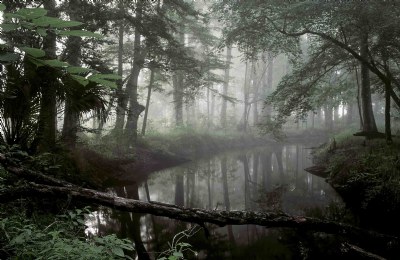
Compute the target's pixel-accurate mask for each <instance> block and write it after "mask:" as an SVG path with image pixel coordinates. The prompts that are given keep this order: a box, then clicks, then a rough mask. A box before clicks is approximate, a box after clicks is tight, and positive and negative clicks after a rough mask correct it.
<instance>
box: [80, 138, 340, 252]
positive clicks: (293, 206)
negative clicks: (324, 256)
mask: <svg viewBox="0 0 400 260" xmlns="http://www.w3.org/2000/svg"><path fill="white" fill-rule="evenodd" d="M310 152H311V150H310V149H307V147H305V146H304V145H300V144H297V145H295V144H294V145H279V144H276V145H274V146H269V147H264V148H257V149H252V150H247V151H238V152H230V153H225V154H222V155H218V156H215V157H211V158H207V159H201V160H198V161H194V162H191V163H187V164H185V165H181V166H179V167H174V168H171V169H167V170H163V171H160V172H156V173H153V174H151V175H150V176H149V178H148V180H146V182H145V183H142V184H138V185H129V186H124V187H114V188H113V191H114V192H115V193H116V194H117V195H119V196H123V197H127V198H133V199H141V200H151V201H158V202H164V203H169V204H176V205H179V206H186V207H199V208H207V209H224V210H253V211H263V210H280V211H283V212H287V213H290V214H299V215H302V214H305V211H306V210H308V209H311V208H315V207H320V208H324V207H326V206H327V205H328V204H329V203H330V202H332V201H336V202H340V199H339V197H338V196H337V194H336V193H335V192H334V190H333V189H332V188H331V187H330V186H329V185H328V184H327V183H326V182H325V181H324V179H322V178H319V177H316V176H313V175H311V174H308V173H307V172H305V171H304V170H303V169H304V168H307V167H309V166H311V165H312V162H311V156H310ZM105 212H106V213H105ZM105 212H97V219H92V220H91V221H89V222H88V223H89V224H90V226H91V229H92V231H93V232H94V233H96V232H100V233H101V232H110V231H112V232H115V233H118V234H120V235H121V237H128V238H131V239H132V240H133V241H135V245H136V250H137V252H138V255H139V259H149V257H152V258H154V257H155V256H156V255H157V252H161V251H162V250H165V245H167V241H169V239H171V236H172V235H173V234H174V232H176V227H177V226H179V225H183V226H184V227H183V228H185V227H186V226H187V224H182V223H178V222H175V221H171V220H168V219H165V218H160V217H154V216H140V215H137V214H129V213H122V212H116V211H110V210H108V211H107V210H106V211H105ZM211 233H212V236H213V238H212V239H211V240H213V241H214V242H215V240H216V238H215V237H216V236H220V237H221V238H222V239H221V240H218V241H219V242H218V243H220V244H219V245H218V250H221V252H220V253H219V254H216V253H215V252H213V253H211V252H210V251H209V250H211V248H210V247H211V245H210V243H212V242H210V241H208V242H203V244H201V243H200V242H198V241H197V242H193V243H195V245H196V246H197V247H198V248H199V250H202V252H201V253H200V254H199V257H200V258H201V256H202V255H203V256H204V257H207V258H208V259H212V258H213V257H211V255H216V256H215V257H216V258H218V257H229V256H230V257H233V256H234V254H236V257H237V253H238V252H234V251H235V248H238V246H240V245H247V246H248V247H249V246H250V245H252V246H254V245H257V244H258V243H259V241H264V240H265V241H269V243H272V244H274V243H275V244H276V243H279V242H278V240H277V239H278V237H280V235H279V234H278V233H276V231H274V230H268V229H265V228H262V227H256V226H228V227H225V228H214V227H213V229H212V232H211ZM267 235H268V236H267ZM202 236H203V237H204V235H202ZM224 236H225V237H226V238H227V239H223V237H224ZM266 236H267V237H266ZM203 240H204V239H203ZM163 243H164V244H163ZM198 243H200V244H198ZM207 243H208V244H207ZM207 248H208V249H207ZM275 248H282V252H283V253H282V254H283V255H281V256H280V257H283V259H285V258H286V256H285V255H287V254H289V255H290V249H288V248H286V246H285V245H282V244H280V246H276V245H275ZM213 250H215V248H214V249H213ZM261 251H262V250H261ZM249 252H251V250H250V251H249ZM288 252H289V253H288ZM253 253H254V252H253ZM270 253H271V252H270ZM263 257H265V255H264V256H263ZM254 259H257V257H254ZM259 259H264V258H262V257H261V258H259ZM288 259H290V258H288Z"/></svg>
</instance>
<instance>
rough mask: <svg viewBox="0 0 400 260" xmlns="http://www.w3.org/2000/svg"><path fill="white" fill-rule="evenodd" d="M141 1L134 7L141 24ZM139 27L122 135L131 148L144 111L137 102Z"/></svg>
mask: <svg viewBox="0 0 400 260" xmlns="http://www.w3.org/2000/svg"><path fill="white" fill-rule="evenodd" d="M142 1H143V0H139V1H137V7H136V19H137V21H138V23H141V22H142V19H143V17H142V16H143V13H142V12H143V2H142ZM138 27H139V26H137V27H136V28H135V37H134V42H133V46H134V55H133V63H132V68H131V73H130V78H129V80H128V82H127V86H126V89H127V93H128V94H129V109H128V118H127V121H126V126H125V131H124V135H125V136H126V139H127V140H126V141H127V145H128V146H132V145H134V144H135V143H136V139H137V134H138V120H139V115H140V114H141V113H142V112H143V111H144V110H145V108H144V106H142V105H141V104H139V102H138V82H139V74H140V71H141V69H142V67H143V62H144V56H145V53H144V50H143V48H142V46H141V40H140V38H141V34H140V32H139V29H138Z"/></svg>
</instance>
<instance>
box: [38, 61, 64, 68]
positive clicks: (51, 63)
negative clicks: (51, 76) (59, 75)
mask: <svg viewBox="0 0 400 260" xmlns="http://www.w3.org/2000/svg"><path fill="white" fill-rule="evenodd" d="M43 63H44V64H46V65H48V66H50V67H55V68H62V67H68V66H69V64H68V63H66V62H63V61H60V60H57V59H55V60H44V61H43Z"/></svg>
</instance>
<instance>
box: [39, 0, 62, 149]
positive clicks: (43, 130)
mask: <svg viewBox="0 0 400 260" xmlns="http://www.w3.org/2000/svg"><path fill="white" fill-rule="evenodd" d="M43 7H44V8H45V9H46V10H48V13H47V16H50V17H57V16H58V14H57V11H56V2H55V0H48V1H44V3H43ZM43 50H44V51H45V52H46V58H48V59H55V58H56V57H57V55H56V50H57V47H56V35H55V34H54V33H52V32H50V31H49V32H48V33H47V36H45V37H44V39H43ZM37 72H38V75H39V78H40V81H41V86H42V89H41V92H42V99H41V101H40V112H39V128H38V129H39V130H38V136H39V147H38V149H39V151H40V152H48V151H50V150H52V149H53V148H54V146H55V143H56V129H57V107H56V89H57V88H56V84H57V79H56V73H55V71H54V69H52V68H48V67H40V68H38V71H37Z"/></svg>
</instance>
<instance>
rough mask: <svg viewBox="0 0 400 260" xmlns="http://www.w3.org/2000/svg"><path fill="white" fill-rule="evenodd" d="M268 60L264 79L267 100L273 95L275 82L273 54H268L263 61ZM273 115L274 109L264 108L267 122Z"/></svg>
mask: <svg viewBox="0 0 400 260" xmlns="http://www.w3.org/2000/svg"><path fill="white" fill-rule="evenodd" d="M265 58H267V62H266V64H265V66H266V67H265V70H266V73H264V79H263V85H264V86H263V91H264V98H266V97H267V96H268V95H269V94H271V93H272V82H273V66H274V63H273V56H272V54H271V53H268V54H267V57H263V59H265ZM271 114H272V107H271V105H269V104H265V105H264V107H263V115H264V117H265V118H266V120H267V121H270V120H271V116H272V115H271Z"/></svg>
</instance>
